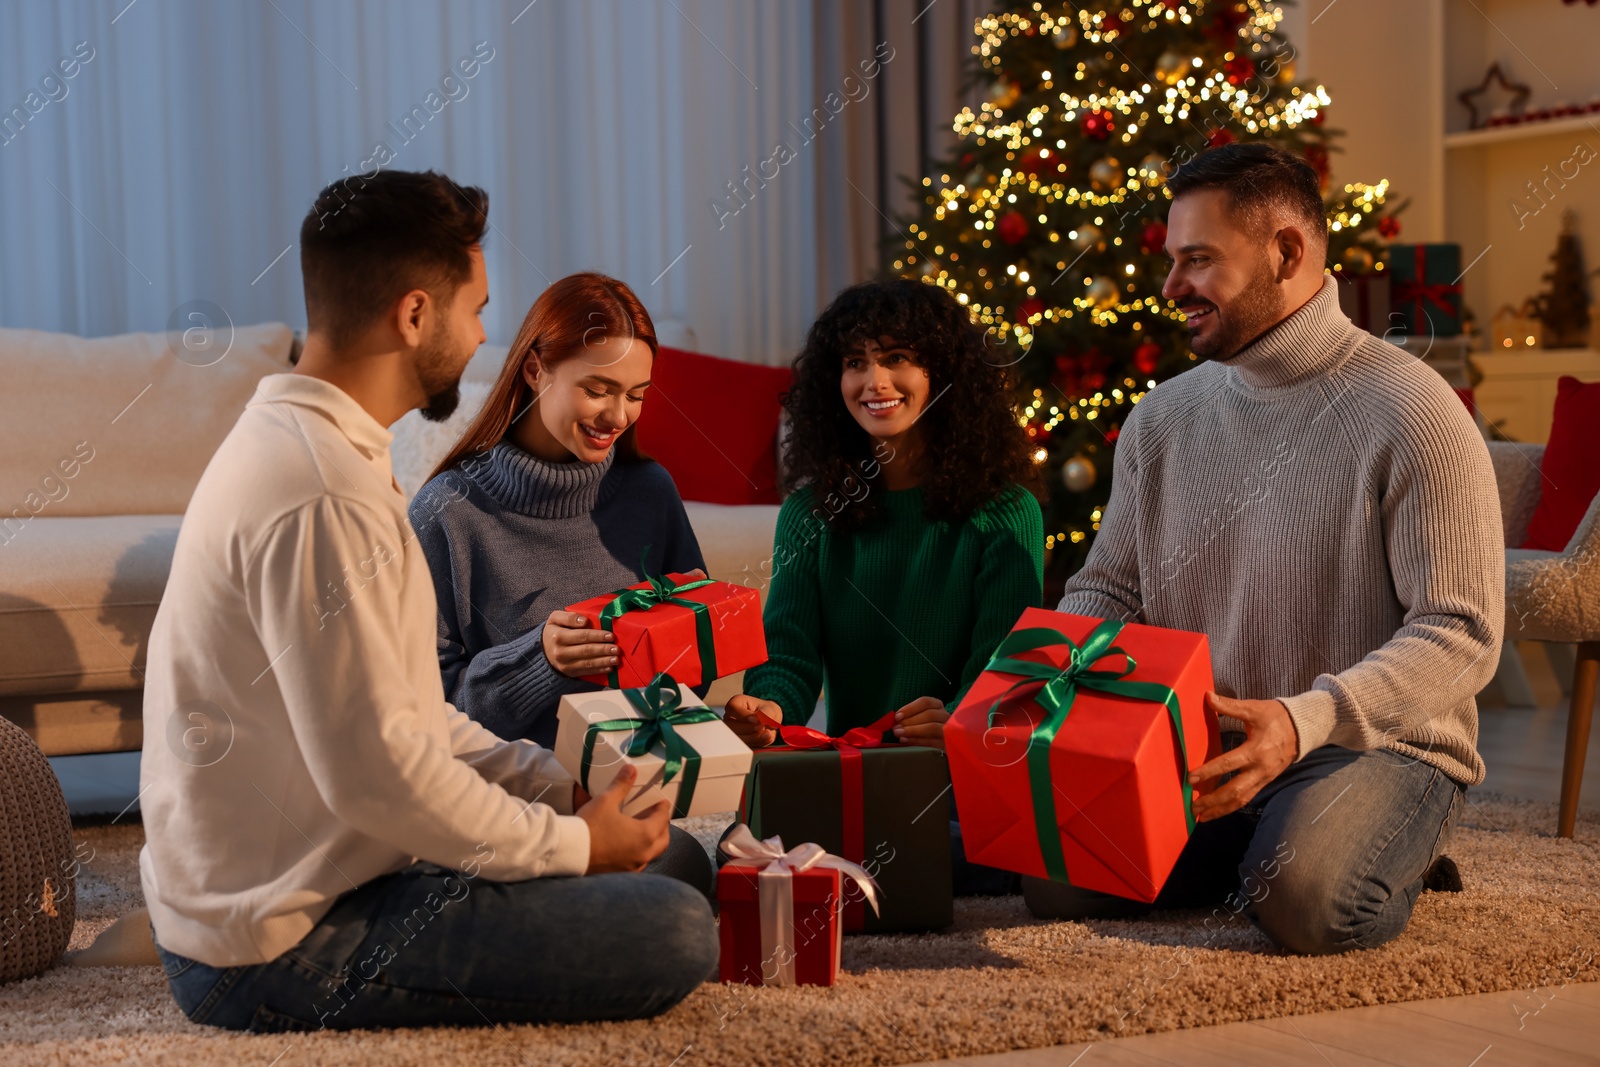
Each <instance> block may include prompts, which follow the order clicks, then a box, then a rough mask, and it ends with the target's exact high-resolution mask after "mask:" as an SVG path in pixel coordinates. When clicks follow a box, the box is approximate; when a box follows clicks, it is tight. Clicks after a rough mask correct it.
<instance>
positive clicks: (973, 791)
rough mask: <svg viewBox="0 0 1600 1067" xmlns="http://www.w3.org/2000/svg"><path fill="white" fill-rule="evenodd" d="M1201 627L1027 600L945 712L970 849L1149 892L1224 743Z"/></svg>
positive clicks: (1061, 877)
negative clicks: (1199, 776) (1198, 776)
mask: <svg viewBox="0 0 1600 1067" xmlns="http://www.w3.org/2000/svg"><path fill="white" fill-rule="evenodd" d="M1211 688H1212V678H1211V653H1210V646H1209V644H1208V642H1207V640H1206V636H1205V635H1204V634H1199V633H1190V632H1188V631H1185V630H1167V629H1163V628H1160V627H1155V626H1144V625H1140V624H1137V623H1127V624H1124V623H1121V622H1117V621H1114V620H1103V619H1095V618H1089V617H1087V616H1083V615H1067V614H1064V613H1062V612H1055V611H1046V610H1044V609H1041V608H1029V609H1028V610H1027V611H1024V612H1023V613H1022V617H1021V618H1020V619H1018V620H1017V623H1016V626H1015V627H1013V629H1012V631H1011V633H1010V634H1008V635H1007V636H1006V638H1005V639H1004V640H1003V641H1002V642H1001V643H1000V646H999V647H998V648H997V649H996V650H995V653H994V655H993V657H992V658H991V659H990V661H989V665H988V667H987V668H986V669H985V670H984V672H983V673H982V674H980V675H979V676H978V679H977V681H975V682H974V683H973V684H972V688H971V689H969V690H968V691H967V695H966V697H965V698H964V699H963V700H962V702H961V705H960V706H959V707H957V708H956V711H955V713H954V714H953V715H952V716H951V717H950V721H949V722H948V723H946V724H945V729H944V739H945V754H946V756H947V758H948V759H949V762H950V779H951V782H952V783H953V784H954V786H955V793H956V807H957V810H958V812H959V817H960V820H961V836H962V841H963V843H964V844H965V847H966V854H967V859H968V860H970V861H971V862H973V863H981V864H985V865H987V866H990V867H999V868H1001V869H1003V870H1008V871H1017V872H1019V873H1021V874H1028V875H1034V876H1036V877H1040V878H1049V879H1052V880H1054V881H1058V882H1068V883H1070V884H1072V885H1075V886H1078V887H1080V888H1083V889H1093V890H1098V891H1099V892H1102V893H1111V894H1114V895H1116V896H1119V897H1128V898H1132V899H1134V900H1142V901H1146V902H1148V901H1152V900H1154V899H1155V898H1156V894H1157V893H1159V892H1160V891H1161V887H1162V885H1164V884H1165V883H1166V880H1167V876H1168V875H1169V874H1171V873H1172V867H1173V864H1175V863H1176V862H1177V860H1178V854H1179V853H1180V852H1182V851H1183V847H1184V845H1185V844H1186V843H1187V842H1188V840H1189V835H1190V833H1191V832H1192V831H1193V829H1194V811H1193V799H1194V796H1193V791H1192V789H1191V787H1190V785H1189V779H1188V772H1189V771H1191V770H1193V769H1195V768H1197V767H1199V766H1200V765H1201V764H1203V763H1205V762H1206V761H1207V760H1209V759H1212V758H1214V757H1216V756H1217V755H1220V754H1221V751H1222V745H1221V736H1220V733H1219V730H1218V727H1217V720H1216V716H1215V715H1213V714H1212V713H1211V712H1209V711H1207V710H1206V708H1205V693H1206V692H1207V690H1209V689H1211Z"/></svg>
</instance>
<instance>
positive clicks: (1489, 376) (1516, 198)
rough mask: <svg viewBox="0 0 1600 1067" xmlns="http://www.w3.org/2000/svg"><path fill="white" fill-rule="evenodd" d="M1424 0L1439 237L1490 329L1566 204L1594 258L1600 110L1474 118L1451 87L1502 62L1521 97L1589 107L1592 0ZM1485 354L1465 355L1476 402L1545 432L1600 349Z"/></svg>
mask: <svg viewBox="0 0 1600 1067" xmlns="http://www.w3.org/2000/svg"><path fill="white" fill-rule="evenodd" d="M1428 2H1429V3H1431V4H1434V5H1436V7H1437V14H1436V15H1435V17H1436V18H1437V19H1438V20H1439V21H1438V23H1437V25H1438V26H1439V29H1440V33H1439V35H1438V44H1437V46H1436V47H1437V49H1438V51H1437V52H1435V61H1434V62H1433V63H1431V64H1429V65H1430V66H1431V67H1432V68H1433V69H1434V70H1436V71H1437V72H1438V80H1439V84H1438V85H1437V88H1436V92H1437V93H1438V100H1439V101H1440V103H1441V104H1442V111H1443V117H1444V124H1443V129H1437V130H1434V131H1431V133H1430V136H1431V138H1432V139H1433V142H1434V147H1433V149H1432V151H1433V152H1434V153H1435V158H1436V161H1437V167H1436V168H1435V170H1434V173H1436V174H1437V175H1438V176H1439V188H1438V189H1437V190H1436V192H1437V196H1438V199H1439V205H1440V206H1441V207H1442V218H1441V221H1442V223H1443V236H1444V239H1445V240H1450V241H1454V242H1456V243H1458V244H1460V245H1461V265H1462V267H1463V269H1464V270H1465V275H1464V276H1463V277H1462V279H1461V283H1462V288H1463V299H1464V301H1465V304H1466V306H1467V307H1468V308H1469V309H1471V310H1472V312H1473V314H1474V315H1475V317H1476V319H1477V323H1478V328H1479V330H1480V331H1481V332H1482V333H1483V334H1484V335H1487V334H1488V333H1489V331H1490V328H1491V327H1490V320H1491V319H1492V318H1493V317H1494V314H1495V312H1496V311H1497V310H1498V309H1499V308H1500V307H1502V306H1503V305H1506V304H1510V305H1512V306H1517V305H1519V304H1521V302H1522V301H1523V299H1524V298H1526V297H1530V296H1533V295H1535V294H1537V293H1538V292H1540V291H1541V290H1542V289H1543V288H1544V285H1545V283H1544V281H1543V278H1542V275H1543V274H1544V273H1545V271H1547V270H1549V269H1550V253H1551V252H1553V251H1554V250H1555V247H1556V238H1557V236H1558V235H1559V233H1560V231H1561V220H1562V215H1563V213H1564V212H1565V211H1566V210H1567V209H1569V208H1570V209H1572V210H1573V211H1574V212H1576V213H1577V216H1578V232H1579V239H1580V241H1581V243H1582V246H1583V251H1584V261H1585V266H1586V267H1587V268H1588V269H1589V270H1590V271H1593V270H1594V269H1595V268H1596V267H1597V266H1600V113H1597V112H1587V113H1584V114H1581V115H1576V116H1569V117H1564V118H1559V119H1547V120H1543V121H1539V122H1527V123H1519V124H1515V125H1507V126H1491V127H1486V128H1482V129H1476V130H1474V129H1471V128H1470V127H1469V115H1468V112H1467V109H1466V108H1465V107H1464V106H1463V105H1462V104H1461V102H1460V101H1459V100H1458V99H1457V94H1459V93H1460V92H1461V91H1462V90H1463V89H1467V88H1471V87H1474V86H1476V85H1478V84H1479V82H1480V81H1482V79H1483V75H1484V71H1486V70H1487V69H1488V67H1489V65H1490V64H1491V63H1495V62H1498V63H1499V64H1500V66H1501V69H1502V70H1503V71H1505V73H1506V75H1507V77H1508V78H1509V79H1511V80H1513V81H1518V82H1522V83H1524V84H1526V85H1527V86H1528V87H1529V89H1530V93H1529V96H1528V101H1527V105H1526V107H1527V110H1530V111H1532V110H1538V109H1541V108H1550V107H1554V106H1556V105H1558V104H1562V103H1569V104H1573V105H1577V106H1580V107H1582V106H1586V105H1587V104H1588V102H1589V101H1590V99H1591V98H1593V97H1595V96H1597V95H1600V63H1597V62H1596V55H1597V50H1600V7H1591V6H1589V5H1587V4H1562V3H1557V2H1554V0H1428ZM1508 101H1509V94H1506V93H1505V92H1504V90H1502V89H1500V88H1499V86H1498V85H1493V84H1492V85H1491V87H1490V89H1489V91H1488V92H1487V93H1486V94H1484V96H1483V97H1481V98H1480V103H1479V108H1480V114H1487V112H1488V111H1489V110H1492V109H1494V108H1496V107H1500V106H1504V105H1505V104H1506V103H1507V102H1508ZM1436 113H1437V111H1436ZM1579 159H1586V162H1578V160H1579ZM1590 291H1591V295H1593V293H1594V283H1593V281H1591V283H1590ZM1596 313H1600V310H1597V312H1596ZM1484 343H1485V344H1487V342H1486V341H1485V342H1484ZM1485 355H1486V356H1487V358H1480V357H1479V355H1477V354H1475V355H1474V359H1473V362H1474V365H1475V366H1476V367H1477V369H1478V370H1479V371H1480V372H1486V380H1485V381H1483V382H1480V383H1479V385H1478V388H1477V392H1476V399H1477V402H1478V405H1479V408H1480V411H1481V413H1482V415H1483V418H1484V419H1485V421H1487V422H1491V423H1493V422H1498V423H1499V424H1500V426H1501V429H1502V431H1503V432H1505V433H1507V434H1508V435H1509V436H1512V437H1514V438H1516V439H1518V440H1525V441H1543V440H1544V439H1545V436H1546V435H1547V434H1548V432H1549V426H1550V416H1549V404H1550V403H1552V402H1553V401H1554V398H1555V381H1556V378H1557V377H1558V376H1559V375H1560V374H1563V373H1566V374H1575V376H1577V377H1579V378H1581V379H1583V380H1600V356H1597V355H1596V354H1595V353H1594V352H1593V351H1588V350H1584V349H1571V350H1556V351H1551V352H1540V353H1538V354H1537V355H1534V354H1526V355H1523V354H1511V353H1506V354H1501V353H1487V354H1485Z"/></svg>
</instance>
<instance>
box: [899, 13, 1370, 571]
mask: <svg viewBox="0 0 1600 1067" xmlns="http://www.w3.org/2000/svg"><path fill="white" fill-rule="evenodd" d="M1281 19H1282V11H1281V9H1280V8H1279V7H1277V6H1276V5H1273V6H1268V5H1267V4H1264V3H1262V2H1260V0H1249V2H1241V0H1109V2H1106V3H1102V4H1100V5H1098V6H1097V7H1095V6H1091V7H1082V8H1080V7H1076V6H1073V5H1070V4H1065V3H1051V4H1044V3H1029V2H1017V3H1010V4H1002V5H1001V10H999V11H997V12H996V13H995V14H991V15H987V16H984V17H983V18H981V19H979V20H978V21H977V24H976V27H975V31H976V33H977V36H978V38H979V42H978V43H977V44H976V45H974V46H973V54H974V56H975V57H976V61H975V64H974V68H973V71H974V74H973V76H974V78H975V79H977V81H976V83H975V84H977V85H981V86H986V87H987V90H988V92H987V95H988V98H989V99H988V102H987V103H985V104H983V105H982V107H981V108H979V110H978V111H977V112H973V111H972V110H971V109H970V108H963V109H962V111H961V113H960V114H959V115H957V116H956V118H955V123H954V128H955V132H956V134H957V135H958V138H959V144H958V147H957V149H956V150H955V152H954V153H953V155H952V156H951V158H949V159H947V160H944V161H943V162H942V163H941V164H940V165H939V166H938V170H937V172H936V173H935V174H933V175H929V176H928V177H925V178H923V179H922V181H921V184H920V186H919V187H918V188H917V191H918V192H919V193H921V194H922V200H923V205H922V207H921V208H920V210H919V212H918V214H917V215H916V216H915V217H914V218H912V219H909V220H906V234H907V236H908V237H909V238H910V239H909V240H907V241H905V242H904V245H903V246H901V245H898V244H897V246H896V247H895V250H894V256H893V260H894V267H895V269H896V270H897V271H900V272H903V273H906V274H912V275H921V276H922V278H923V280H924V281H927V282H928V283H930V284H936V285H942V286H944V287H945V288H947V289H949V290H950V291H951V292H952V293H954V294H955V296H956V298H957V299H958V300H960V301H961V302H962V303H964V304H966V305H967V306H968V307H969V308H970V309H971V311H972V314H973V317H974V320H975V321H977V322H980V323H982V324H983V325H984V326H986V327H988V328H989V340H990V344H991V350H992V353H993V357H992V358H993V359H995V360H996V361H999V362H1004V363H1007V364H1009V365H1013V366H1014V369H1015V373H1016V375H1017V378H1018V385H1019V389H1020V394H1019V396H1018V398H1017V417H1018V420H1019V422H1020V423H1021V424H1022V425H1023V426H1025V427H1026V428H1027V432H1028V435H1029V437H1030V439H1031V440H1032V441H1033V442H1034V443H1035V444H1036V446H1037V448H1036V450H1035V452H1034V459H1035V462H1037V463H1039V464H1040V466H1041V468H1042V472H1043V474H1044V475H1045V477H1044V478H1043V484H1044V486H1045V488H1046V490H1047V492H1048V500H1047V502H1046V509H1045V533H1046V547H1047V549H1048V550H1049V551H1050V553H1051V571H1052V573H1053V574H1058V575H1059V574H1064V573H1068V572H1070V571H1072V570H1075V569H1076V568H1077V567H1078V566H1079V565H1081V563H1082V560H1083V558H1084V557H1085V556H1086V555H1087V553H1088V548H1089V544H1090V543H1091V542H1092V540H1093V537H1094V532H1095V531H1096V530H1097V529H1098V528H1099V525H1100V516H1101V514H1102V511H1103V509H1104V507H1105V502H1106V499H1107V498H1108V496H1109V494H1110V480H1111V478H1110V476H1111V457H1112V452H1113V450H1114V448H1115V445H1116V440H1117V436H1118V432H1119V430H1120V427H1121V424H1122V420H1123V419H1124V418H1126V417H1127V415H1128V413H1129V412H1130V411H1131V410H1132V407H1133V405H1134V404H1137V403H1138V402H1139V400H1140V399H1141V398H1142V397H1143V396H1144V394H1145V393H1146V392H1147V391H1148V390H1149V389H1151V388H1153V387H1154V386H1155V385H1156V384H1157V383H1158V382H1159V381H1161V380H1162V379H1163V378H1168V377H1171V376H1172V375H1174V374H1177V373H1179V372H1181V371H1183V370H1184V369H1186V368H1187V367H1190V366H1193V365H1194V363H1193V361H1194V360H1195V358H1196V357H1195V356H1194V355H1192V354H1191V353H1190V352H1189V347H1188V330H1187V328H1186V327H1185V326H1184V322H1183V316H1182V314H1181V313H1180V312H1179V311H1178V309H1177V308H1176V306H1174V305H1173V304H1172V303H1171V302H1169V301H1167V300H1165V299H1164V298H1162V296H1161V285H1162V283H1163V281H1164V280H1165V278H1166V273H1167V266H1168V262H1167V259H1166V256H1165V252H1164V246H1165V242H1166V223H1165V219H1166V215H1167V204H1168V196H1167V192H1166V189H1165V181H1166V178H1167V177H1168V176H1170V174H1171V173H1172V171H1173V170H1174V169H1176V167H1177V166H1178V165H1180V164H1182V163H1183V161H1184V160H1186V159H1188V158H1190V157H1192V156H1193V155H1195V154H1197V153H1198V152H1200V151H1202V150H1204V149H1205V148H1207V147H1210V146H1212V145H1219V144H1227V143H1229V142H1231V141H1236V140H1237V141H1269V142H1272V143H1275V144H1278V145H1280V146H1282V147H1285V148H1288V149H1290V150H1292V151H1295V152H1298V153H1300V154H1301V155H1303V156H1304V157H1305V158H1306V160H1307V161H1308V162H1310V164H1311V165H1312V166H1313V167H1315V168H1316V169H1317V171H1318V173H1320V174H1321V175H1322V176H1323V187H1324V190H1325V192H1326V191H1327V187H1328V153H1329V151H1330V148H1331V144H1330V142H1331V140H1332V139H1333V138H1334V137H1335V136H1336V135H1337V131H1335V130H1331V129H1327V128H1325V127H1324V125H1323V112H1324V110H1325V109H1326V108H1327V106H1328V104H1329V98H1328V94H1327V92H1326V91H1325V90H1324V89H1323V88H1322V87H1321V86H1311V85H1305V84H1301V83H1298V82H1296V80H1295V73H1294V50H1293V48H1292V47H1290V45H1289V43H1288V42H1287V41H1286V40H1285V39H1284V38H1283V37H1282V36H1281V35H1280V34H1279V33H1278V24H1279V22H1280V20H1281ZM1387 190H1388V183H1387V182H1379V183H1377V184H1376V185H1364V184H1353V185H1347V186H1345V187H1344V189H1343V191H1342V193H1339V194H1336V195H1333V196H1330V197H1328V218H1329V224H1330V230H1331V233H1330V246H1329V267H1330V269H1335V270H1344V271H1351V272H1360V271H1363V270H1372V269H1379V270H1381V269H1382V267H1383V263H1382V257H1383V252H1384V249H1385V247H1386V244H1387V239H1388V238H1390V237H1393V236H1394V235H1395V234H1396V233H1397V232H1398V229H1399V227H1398V223H1397V221H1396V220H1395V219H1394V218H1393V216H1392V215H1382V212H1383V209H1384V203H1385V198H1386V194H1387ZM1380 215H1382V217H1381V218H1380V217H1379V216H1380Z"/></svg>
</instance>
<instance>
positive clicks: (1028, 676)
mask: <svg viewBox="0 0 1600 1067" xmlns="http://www.w3.org/2000/svg"><path fill="white" fill-rule="evenodd" d="M1122 626H1123V624H1122V623H1120V622H1117V621H1115V620H1111V619H1107V620H1106V621H1105V622H1102V623H1101V624H1100V625H1099V626H1097V627H1095V628H1094V631H1093V632H1092V633H1090V634H1089V636H1088V637H1087V638H1086V639H1085V640H1084V642H1083V644H1082V645H1081V646H1080V645H1078V644H1077V643H1076V642H1075V641H1073V640H1072V638H1070V637H1068V636H1067V635H1066V634H1064V633H1062V632H1061V631H1060V630H1053V629H1050V628H1049V627H1043V626H1037V627H1030V628H1028V629H1026V630H1013V631H1012V632H1011V633H1010V634H1008V635H1006V638H1005V640H1003V641H1001V642H1000V646H999V647H998V648H996V649H995V650H994V655H993V656H992V657H991V658H990V659H989V665H988V666H987V667H985V668H984V669H985V670H989V671H1000V672H1003V673H1005V674H1020V675H1022V678H1021V680H1020V681H1018V682H1017V683H1016V684H1015V685H1013V686H1012V687H1011V688H1010V689H1007V690H1006V691H1005V692H1004V693H1002V694H1000V696H999V698H998V699H996V700H995V702H994V703H993V704H992V705H990V706H989V726H990V727H991V728H992V727H993V726H994V725H995V719H996V718H997V717H998V715H999V713H1000V706H1001V704H1003V703H1004V702H1005V700H1006V698H1007V697H1009V696H1011V694H1013V693H1015V692H1016V691H1017V690H1018V689H1021V688H1023V687H1024V686H1030V685H1040V689H1039V691H1038V692H1037V693H1035V694H1033V701H1034V703H1036V704H1038V705H1039V707H1040V708H1042V709H1043V710H1044V713H1045V714H1044V718H1042V719H1040V720H1039V724H1038V725H1037V726H1035V727H1034V728H1033V733H1032V735H1031V736H1030V737H1029V738H1028V787H1029V790H1030V791H1031V793H1032V795H1033V819H1034V829H1035V832H1036V833H1037V834H1038V837H1039V850H1040V852H1041V853H1043V855H1044V866H1045V870H1046V871H1048V872H1049V875H1050V878H1051V879H1052V880H1054V881H1057V882H1067V881H1069V879H1068V878H1067V861H1066V857H1065V856H1063V855H1062V852H1061V828H1060V825H1059V823H1058V822H1057V817H1056V801H1055V789H1054V787H1053V786H1052V784H1051V782H1050V745H1051V743H1052V742H1054V741H1055V738H1056V734H1057V733H1059V732H1060V731H1061V727H1062V726H1063V725H1064V724H1065V723H1066V721H1067V715H1068V713H1069V712H1071V710H1072V703H1073V701H1074V700H1076V699H1077V697H1078V690H1079V689H1080V688H1082V689H1095V690H1099V691H1100V692H1102V693H1112V694H1115V695H1117V696H1125V697H1132V698H1133V699H1135V700H1149V701H1153V702H1154V703H1157V704H1162V705H1164V706H1165V707H1166V709H1167V714H1168V715H1169V716H1170V717H1171V719H1172V732H1173V737H1174V738H1176V739H1177V742H1178V766H1179V771H1178V774H1179V781H1180V782H1181V784H1182V787H1183V815H1184V819H1185V820H1186V821H1187V822H1188V824H1189V832H1190V833H1193V832H1194V789H1193V788H1192V787H1191V786H1190V785H1189V751H1188V747H1187V745H1186V744H1185V743H1184V735H1183V715H1182V713H1181V712H1180V710H1179V707H1178V694H1177V693H1176V692H1174V691H1173V690H1171V689H1169V688H1168V687H1167V686H1164V685H1162V684H1160V683H1159V682H1130V681H1125V680H1124V679H1126V678H1127V676H1128V675H1130V674H1132V673H1133V672H1134V670H1135V669H1136V668H1137V667H1138V664H1137V663H1135V662H1134V659H1133V657H1132V656H1130V655H1128V653H1127V652H1126V651H1125V650H1124V649H1121V648H1118V647H1115V646H1114V645H1112V642H1113V641H1115V640H1116V639H1117V635H1118V634H1119V633H1121V632H1122ZM1059 645H1066V646H1067V647H1068V648H1070V649H1071V650H1072V656H1071V658H1070V659H1069V660H1068V661H1067V663H1066V665H1065V666H1062V667H1052V666H1050V665H1049V664H1046V663H1033V662H1031V661H1029V660H1025V659H1014V658H1012V657H1014V656H1016V655H1017V654H1018V653H1022V652H1032V651H1034V650H1035V649H1040V648H1047V647H1050V646H1059ZM1107 656H1121V657H1122V658H1123V659H1124V660H1125V661H1126V666H1125V667H1124V668H1123V669H1122V670H1120V671H1118V670H1095V669H1094V665H1095V663H1097V662H1099V661H1100V660H1101V659H1104V658H1106V657H1107ZM1041 683H1042V684H1041Z"/></svg>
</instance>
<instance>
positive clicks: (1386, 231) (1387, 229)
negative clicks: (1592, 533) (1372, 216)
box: [1378, 215, 1400, 239]
mask: <svg viewBox="0 0 1600 1067" xmlns="http://www.w3.org/2000/svg"><path fill="white" fill-rule="evenodd" d="M1378 232H1379V233H1381V234H1383V235H1384V236H1385V237H1388V238H1390V239H1393V238H1395V237H1398V236H1399V235H1400V220H1399V219H1397V218H1395V217H1394V216H1393V215H1385V216H1384V217H1383V218H1381V219H1379V220H1378Z"/></svg>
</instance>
